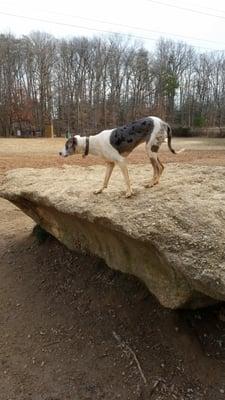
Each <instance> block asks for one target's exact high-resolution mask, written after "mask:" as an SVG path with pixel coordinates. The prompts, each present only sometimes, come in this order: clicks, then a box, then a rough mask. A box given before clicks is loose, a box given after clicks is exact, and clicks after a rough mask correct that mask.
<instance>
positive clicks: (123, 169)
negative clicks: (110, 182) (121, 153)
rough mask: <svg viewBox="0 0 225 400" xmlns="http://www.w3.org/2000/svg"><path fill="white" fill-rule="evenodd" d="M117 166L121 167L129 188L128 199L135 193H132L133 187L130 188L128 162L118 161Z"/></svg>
mask: <svg viewBox="0 0 225 400" xmlns="http://www.w3.org/2000/svg"><path fill="white" fill-rule="evenodd" d="M117 164H118V165H119V167H120V169H121V171H122V174H123V177H124V180H125V183H126V187H127V191H126V197H131V196H132V194H133V193H132V190H131V186H130V178H129V174H128V169H127V166H126V161H118V162H117Z"/></svg>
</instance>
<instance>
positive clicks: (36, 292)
mask: <svg viewBox="0 0 225 400" xmlns="http://www.w3.org/2000/svg"><path fill="white" fill-rule="evenodd" d="M63 143H64V140H63V139H49V140H48V139H0V174H1V175H0V179H1V178H2V177H3V175H4V173H5V172H6V171H7V170H8V169H11V168H17V167H38V168H40V167H43V168H45V167H48V166H57V167H62V165H63V164H65V163H68V164H75V163H78V164H81V165H90V164H93V163H99V162H100V160H98V159H96V158H93V157H88V158H86V159H82V158H81V157H80V156H78V157H76V158H75V157H74V158H68V159H66V160H62V159H60V158H59V157H58V156H57V152H58V151H59V150H60V149H61V147H62V145H63ZM183 146H185V147H186V149H187V150H186V151H185V152H184V153H182V154H180V155H179V156H174V155H172V154H170V153H169V152H168V151H167V149H166V146H164V149H162V152H161V159H162V161H163V162H165V163H168V162H172V161H175V162H177V163H178V164H179V165H180V167H181V168H182V163H183V162H188V163H196V164H197V163H202V164H210V165H212V168H213V165H224V166H225V141H224V140H222V139H218V140H216V139H215V140H210V139H205V140H202V139H186V140H182V139H176V140H174V147H176V148H180V147H183ZM129 160H130V162H131V163H145V162H148V160H147V157H146V156H145V153H144V149H143V147H140V148H138V149H137V150H136V151H135V152H134V153H133V154H132V155H131V156H130V157H129ZM53 179H56V177H53ZM0 207H1V217H0V254H1V259H0V327H1V335H0V365H1V368H0V389H1V390H0V400H30V399H32V400H86V399H91V400H100V399H105V400H114V399H121V400H136V399H137V400H138V399H142V400H150V399H153V400H160V399H163V400H166V399H168V400H169V399H178V400H182V399H183V400H201V399H204V400H211V399H214V400H220V399H225V305H224V304H220V305H218V306H215V307H211V308H208V309H203V310H196V311H187V310H186V311H184V310H182V311H181V310H180V311H170V310H167V309H164V308H162V307H161V306H160V305H159V304H158V302H157V301H156V300H155V299H154V297H153V296H151V295H150V294H149V292H148V291H147V290H146V288H145V287H144V286H143V285H142V284H141V283H140V282H139V281H138V280H137V279H135V278H134V277H130V276H127V275H123V274H121V273H118V272H115V271H112V270H110V269H109V268H107V266H106V265H105V264H104V263H103V262H102V261H101V260H99V259H96V258H94V257H90V256H84V255H82V256H81V255H80V254H76V253H74V252H71V251H69V250H68V249H66V248H65V247H63V246H62V245H61V244H60V243H58V242H57V241H56V240H55V239H54V238H52V237H47V238H44V237H43V235H41V234H37V233H36V234H34V233H32V231H33V228H34V223H33V221H32V220H31V219H29V218H28V217H26V216H25V215H24V214H23V213H22V212H21V211H20V210H18V209H17V208H16V207H15V206H13V205H11V204H10V203H8V202H7V201H5V200H2V199H0ZM44 239H45V240H44Z"/></svg>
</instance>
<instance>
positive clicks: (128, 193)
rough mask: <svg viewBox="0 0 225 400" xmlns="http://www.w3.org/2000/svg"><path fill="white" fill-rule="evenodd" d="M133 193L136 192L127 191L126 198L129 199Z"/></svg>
mask: <svg viewBox="0 0 225 400" xmlns="http://www.w3.org/2000/svg"><path fill="white" fill-rule="evenodd" d="M133 194H134V192H133V191H131V192H126V194H125V197H126V199H129V198H130V197H131V196H133Z"/></svg>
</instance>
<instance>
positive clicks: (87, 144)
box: [83, 136, 89, 157]
mask: <svg viewBox="0 0 225 400" xmlns="http://www.w3.org/2000/svg"><path fill="white" fill-rule="evenodd" d="M88 153H89V137H88V136H86V143H85V151H84V154H83V157H86V156H87V155H88Z"/></svg>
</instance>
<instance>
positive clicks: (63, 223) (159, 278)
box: [0, 164, 225, 308]
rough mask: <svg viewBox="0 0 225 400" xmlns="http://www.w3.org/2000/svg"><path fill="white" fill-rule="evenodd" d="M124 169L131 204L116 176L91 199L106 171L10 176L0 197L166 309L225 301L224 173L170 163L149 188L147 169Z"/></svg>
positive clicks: (93, 169)
mask: <svg viewBox="0 0 225 400" xmlns="http://www.w3.org/2000/svg"><path fill="white" fill-rule="evenodd" d="M129 171H130V175H131V180H132V182H133V187H134V191H135V195H134V196H133V197H132V198H131V199H125V198H124V186H123V185H124V183H123V179H122V177H121V173H120V171H119V170H118V171H115V173H114V175H113V177H112V181H111V184H110V187H109V189H108V190H107V191H106V192H104V193H103V194H101V195H98V196H96V195H94V194H93V191H94V190H95V189H96V188H98V187H99V186H100V185H101V181H102V178H103V175H104V167H103V166H91V167H86V168H84V167H77V166H74V167H66V168H62V169H54V168H47V169H32V168H24V169H17V170H12V171H9V172H8V173H7V175H6V177H5V180H4V183H3V186H2V188H1V192H0V195H1V196H2V197H4V198H6V199H8V200H9V201H11V202H12V203H14V204H16V205H17V206H18V207H19V208H20V209H21V210H22V211H24V212H25V213H26V214H27V215H29V216H30V217H31V218H33V219H34V220H35V221H36V222H37V223H39V224H40V225H41V226H42V227H43V228H44V229H46V230H47V231H49V232H50V233H51V234H52V235H53V236H55V237H56V238H57V239H58V240H59V241H61V242H62V243H64V244H65V245H66V246H68V247H69V248H70V249H73V250H80V251H89V252H91V253H93V254H96V255H97V256H99V257H101V258H103V259H104V260H105V261H106V263H107V264H108V265H109V267H111V268H114V269H118V270H121V271H123V272H126V273H131V274H133V275H136V276H137V277H138V278H139V279H141V280H142V281H143V282H145V284H146V285H147V287H148V288H149V290H150V291H151V292H152V293H153V294H154V295H155V296H156V297H157V298H158V300H159V301H160V303H161V304H163V305H164V306H166V307H170V308H179V307H198V306H204V305H208V304H211V303H214V302H215V301H223V300H225V253H224V252H225V229H224V224H225V211H224V204H225V188H224V186H225V185H224V184H223V179H224V177H225V172H224V168H223V167H214V168H213V170H212V169H211V167H207V166H194V167H193V166H191V165H182V166H179V165H176V164H170V165H168V166H167V170H166V173H165V174H164V176H163V178H162V181H161V184H160V185H159V186H155V187H154V188H152V189H144V187H143V183H144V182H145V181H146V180H148V179H150V174H151V171H150V168H149V166H148V165H142V166H140V165H135V166H129Z"/></svg>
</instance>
